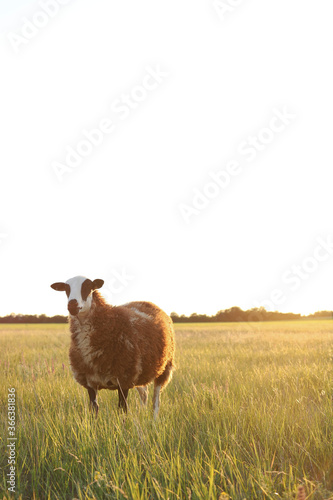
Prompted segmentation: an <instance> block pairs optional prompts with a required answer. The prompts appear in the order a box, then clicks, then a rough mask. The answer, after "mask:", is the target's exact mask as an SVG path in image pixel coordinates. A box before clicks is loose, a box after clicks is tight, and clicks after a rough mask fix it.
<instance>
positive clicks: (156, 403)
mask: <svg viewBox="0 0 333 500" xmlns="http://www.w3.org/2000/svg"><path fill="white" fill-rule="evenodd" d="M161 388H162V386H161V385H159V384H158V383H156V380H155V384H154V395H153V411H154V420H156V418H157V415H158V410H159V409H160V392H161Z"/></svg>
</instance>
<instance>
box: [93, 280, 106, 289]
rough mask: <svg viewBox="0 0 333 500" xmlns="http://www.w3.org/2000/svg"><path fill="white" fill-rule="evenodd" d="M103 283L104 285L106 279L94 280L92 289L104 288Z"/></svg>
mask: <svg viewBox="0 0 333 500" xmlns="http://www.w3.org/2000/svg"><path fill="white" fill-rule="evenodd" d="M103 285H104V280H94V281H93V282H92V287H91V289H92V290H96V289H97V288H102V286H103Z"/></svg>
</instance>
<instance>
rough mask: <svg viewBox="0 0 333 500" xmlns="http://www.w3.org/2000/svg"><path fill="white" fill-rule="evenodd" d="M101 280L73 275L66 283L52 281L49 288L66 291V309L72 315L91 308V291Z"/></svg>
mask: <svg viewBox="0 0 333 500" xmlns="http://www.w3.org/2000/svg"><path fill="white" fill-rule="evenodd" d="M103 284H104V281H103V280H94V281H91V280H89V279H88V278H86V277H85V276H75V278H71V279H69V280H67V281H66V283H53V285H51V288H53V289H54V290H57V291H58V292H66V295H67V297H68V311H69V313H70V314H71V315H72V316H77V315H78V314H85V313H87V312H88V311H89V310H90V308H91V302H92V292H93V290H96V289H97V288H101V287H102V286H103Z"/></svg>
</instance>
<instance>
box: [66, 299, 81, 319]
mask: <svg viewBox="0 0 333 500" xmlns="http://www.w3.org/2000/svg"><path fill="white" fill-rule="evenodd" d="M68 311H69V312H70V314H72V316H76V315H77V314H78V312H79V304H78V303H77V300H76V299H73V300H70V301H69V302H68Z"/></svg>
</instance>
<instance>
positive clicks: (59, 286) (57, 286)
mask: <svg viewBox="0 0 333 500" xmlns="http://www.w3.org/2000/svg"><path fill="white" fill-rule="evenodd" d="M51 288H53V290H57V292H64V291H65V290H66V288H67V285H66V283H53V285H51Z"/></svg>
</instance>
